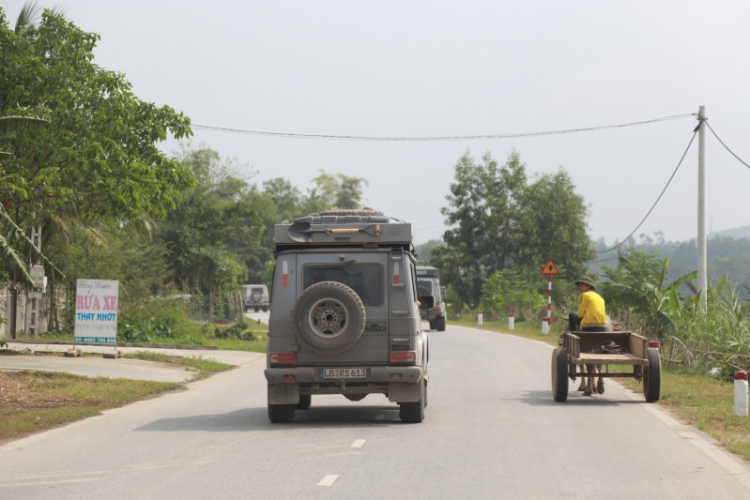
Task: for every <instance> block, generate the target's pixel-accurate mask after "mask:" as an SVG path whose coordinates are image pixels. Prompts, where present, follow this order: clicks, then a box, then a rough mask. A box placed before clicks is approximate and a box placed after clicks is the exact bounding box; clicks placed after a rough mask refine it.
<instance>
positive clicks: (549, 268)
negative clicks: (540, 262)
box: [542, 259, 560, 276]
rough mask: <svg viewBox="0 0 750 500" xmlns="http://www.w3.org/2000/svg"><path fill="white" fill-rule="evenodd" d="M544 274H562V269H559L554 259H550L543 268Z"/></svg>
mask: <svg viewBox="0 0 750 500" xmlns="http://www.w3.org/2000/svg"><path fill="white" fill-rule="evenodd" d="M542 274H546V275H548V276H552V275H553V274H554V275H556V274H560V271H558V270H557V266H556V265H555V263H554V262H553V261H552V259H549V260H548V261H547V263H546V264H544V269H542Z"/></svg>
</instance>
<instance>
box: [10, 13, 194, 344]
mask: <svg viewBox="0 0 750 500" xmlns="http://www.w3.org/2000/svg"><path fill="white" fill-rule="evenodd" d="M38 13H39V8H38V7H37V6H36V4H34V3H31V4H26V5H25V6H24V8H23V9H22V11H21V13H20V14H19V16H18V19H17V22H16V25H15V27H14V29H10V27H9V26H8V24H7V21H6V16H5V11H4V10H3V9H2V8H0V47H2V55H3V57H2V58H0V74H2V75H3V77H2V78H0V119H1V120H2V121H3V122H6V124H5V126H4V133H3V134H0V151H2V152H4V153H6V154H4V155H2V156H3V163H2V167H3V170H2V171H3V173H2V182H0V205H2V206H3V207H4V209H5V211H6V213H7V215H8V217H10V218H11V219H12V221H13V225H8V224H4V225H2V226H1V227H0V229H2V230H3V234H4V235H5V237H6V240H7V239H8V238H7V236H8V235H9V233H8V231H15V230H16V229H15V228H20V230H21V232H24V231H28V230H29V229H30V228H31V227H32V226H41V225H43V224H44V223H45V222H46V221H49V220H51V219H53V218H56V217H59V216H61V215H63V216H64V215H66V214H73V213H74V215H75V217H76V218H78V219H80V220H89V221H90V220H96V219H99V218H101V217H106V216H108V215H117V216H118V217H120V218H124V219H126V218H137V217H138V216H139V215H141V214H144V213H153V214H159V213H163V212H164V210H165V209H166V208H168V207H169V206H171V205H172V203H173V198H174V196H175V195H176V194H177V193H178V192H179V191H180V190H181V189H182V188H183V187H185V186H187V185H189V184H190V183H191V182H192V177H191V175H190V172H189V171H188V170H185V169H182V168H180V167H179V165H178V164H177V163H176V162H175V161H174V160H172V159H169V158H167V157H166V156H165V155H164V154H163V153H161V151H160V150H159V149H158V148H157V147H156V144H155V143H156V142H158V141H161V140H164V139H166V137H167V135H168V134H171V135H173V136H175V137H177V138H179V137H184V136H187V135H189V134H190V133H191V131H190V128H189V120H188V119H187V118H185V117H184V116H183V115H181V114H178V113H176V112H175V111H174V110H172V109H171V108H169V107H167V106H164V107H156V106H155V105H153V104H149V103H146V102H143V101H141V100H139V99H137V98H136V97H135V96H134V95H133V94H132V92H131V91H130V84H129V83H128V82H127V81H126V80H125V78H124V75H122V74H119V73H115V72H111V71H107V70H105V69H103V68H101V67H99V66H97V65H96V64H94V63H93V58H94V56H93V49H94V47H95V46H96V42H97V41H98V40H99V36H98V35H96V34H95V33H86V32H84V31H82V30H80V29H79V28H77V27H76V26H75V25H74V24H72V23H70V22H68V21H66V20H65V18H64V14H63V13H62V11H60V10H45V11H44V12H43V14H42V16H41V22H40V23H39V24H38V26H37V25H36V24H35V23H36V21H37V20H38ZM21 120H24V122H25V123H23V124H22V123H21ZM39 121H45V122H49V123H50V124H51V125H50V126H45V127H40V126H36V127H35V126H31V125H33V124H34V123H35V122H39ZM71 210H72V211H73V212H71ZM19 241H20V240H19ZM27 252H28V253H26V255H25V257H30V256H31V254H33V249H32V248H29V247H28V246H27ZM14 260H17V259H14ZM17 264H18V263H17V262H15V264H14V263H13V262H11V265H12V266H14V267H15V269H12V271H11V274H12V276H11V282H12V285H11V286H12V297H11V304H10V309H11V311H15V308H16V296H17V287H16V283H17V282H18V280H19V279H22V277H23V273H19V271H20V270H21V269H23V266H20V267H19V266H18V265H17ZM12 317H13V318H15V314H14V315H13V316H12ZM11 330H12V332H13V334H15V327H14V326H13V327H12V328H11Z"/></svg>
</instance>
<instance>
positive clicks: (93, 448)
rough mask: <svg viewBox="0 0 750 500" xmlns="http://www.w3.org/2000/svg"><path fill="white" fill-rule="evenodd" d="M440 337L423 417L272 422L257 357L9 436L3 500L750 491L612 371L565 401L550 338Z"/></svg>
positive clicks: (379, 408)
mask: <svg viewBox="0 0 750 500" xmlns="http://www.w3.org/2000/svg"><path fill="white" fill-rule="evenodd" d="M429 336H430V356H431V360H430V374H431V381H430V385H429V406H428V408H427V410H426V419H425V421H424V422H423V423H421V424H403V423H401V422H400V421H399V419H398V410H397V407H396V405H393V404H391V403H389V402H388V401H387V399H386V398H384V397H382V396H369V397H367V398H365V399H364V400H362V401H360V402H357V403H355V402H350V401H348V400H346V399H344V398H343V397H341V396H317V397H313V404H312V408H311V409H310V410H305V411H298V412H297V417H296V419H295V421H294V422H293V423H291V424H284V425H272V424H270V423H269V422H268V419H267V415H266V394H265V379H264V378H263V368H264V366H265V363H264V362H263V361H261V360H258V361H257V362H251V363H246V364H244V365H243V366H241V367H239V368H238V369H236V370H232V371H229V372H224V373H220V374H217V375H215V376H212V377H211V378H209V379H206V380H202V381H198V382H193V383H190V384H188V388H189V389H188V390H186V391H181V392H175V393H170V394H166V395H164V396H162V397H159V398H155V399H150V400H146V401H142V402H138V403H135V404H131V405H129V406H127V407H124V408H120V409H116V410H110V411H107V412H105V413H104V414H103V415H102V416H98V417H93V418H90V419H87V420H85V421H81V422H77V423H75V424H71V425H68V426H66V427H63V428H60V429H55V430H53V431H49V432H46V433H43V434H39V435H36V436H32V437H30V438H26V439H22V440H19V441H16V442H13V443H10V444H7V445H5V446H3V447H0V463H2V467H0V498H2V499H3V500H16V499H18V500H21V499H23V500H41V499H49V498H55V499H56V500H57V499H60V500H62V499H80V498H92V499H97V498H102V499H105V498H106V499H127V500H132V499H134V498H138V499H164V498H181V499H206V498H222V499H248V498H253V499H273V500H279V499H342V500H344V499H346V500H352V499H357V500H369V499H383V498H396V497H397V498H408V499H410V500H411V499H430V500H443V499H444V500H448V499H451V500H454V499H456V498H471V499H498V498H509V499H529V500H532V499H533V500H540V499H581V498H592V499H634V498H638V499H639V500H648V499H659V500H662V499H672V498H674V499H678V498H679V499H681V500H691V499H695V500H709V499H715V498H721V499H723V500H725V499H736V500H739V499H744V500H746V499H748V498H750V469H748V467H747V466H746V465H745V464H744V463H742V462H741V461H739V460H738V459H736V458H734V457H733V456H731V455H729V454H727V453H725V452H723V451H722V450H720V449H719V448H718V447H716V446H714V445H713V444H712V443H711V442H710V441H709V440H707V439H706V438H705V436H703V435H702V434H701V433H700V432H699V431H697V430H696V429H694V428H692V427H690V426H687V425H683V424H680V423H679V422H677V421H676V420H674V419H672V418H671V417H670V416H669V415H668V414H667V412H665V411H664V410H662V409H660V408H659V407H658V405H653V404H648V403H645V402H644V401H643V399H642V396H640V395H634V394H632V393H630V392H629V391H626V390H625V389H622V388H620V387H619V386H617V385H616V384H615V383H614V382H613V381H611V380H608V381H607V382H606V387H607V390H606V393H605V394H604V395H602V396H594V397H583V396H580V395H579V393H576V392H571V395H570V397H569V400H568V402H566V403H564V404H560V403H554V402H553V401H552V397H551V391H550V357H551V353H552V351H551V348H550V347H549V346H547V345H543V344H541V343H538V342H533V341H528V340H524V339H520V338H517V337H513V336H507V335H502V334H493V333H489V332H484V331H480V330H476V329H471V328H461V327H454V326H450V325H449V327H448V329H447V331H446V332H431V333H430V334H429Z"/></svg>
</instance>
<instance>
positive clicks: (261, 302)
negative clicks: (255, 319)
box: [242, 285, 270, 312]
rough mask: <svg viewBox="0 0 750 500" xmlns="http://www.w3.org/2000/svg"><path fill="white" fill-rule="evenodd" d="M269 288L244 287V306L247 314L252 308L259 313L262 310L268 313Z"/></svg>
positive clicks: (259, 286)
mask: <svg viewBox="0 0 750 500" xmlns="http://www.w3.org/2000/svg"><path fill="white" fill-rule="evenodd" d="M269 304H270V302H269V296H268V287H267V286H266V285H242V306H243V307H244V308H245V312H247V311H249V310H250V309H251V308H252V309H253V310H255V312H258V311H259V310H260V309H263V311H264V312H265V311H268V306H269Z"/></svg>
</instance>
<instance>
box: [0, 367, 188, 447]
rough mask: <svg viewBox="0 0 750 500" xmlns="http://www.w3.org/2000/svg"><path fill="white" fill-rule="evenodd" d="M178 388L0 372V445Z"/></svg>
mask: <svg viewBox="0 0 750 500" xmlns="http://www.w3.org/2000/svg"><path fill="white" fill-rule="evenodd" d="M177 385H178V384H174V383H167V382H152V381H143V380H129V379H122V378H120V379H109V378H101V377H100V378H87V377H80V376H77V375H71V374H68V373H59V372H30V371H22V372H0V387H1V388H2V391H1V393H2V394H3V396H2V397H0V443H3V442H5V441H9V440H12V439H18V438H21V437H24V436H27V435H29V434H33V433H35V432H39V431H42V430H46V429H50V428H53V427H57V426H59V425H63V424H67V423H70V422H73V421H76V420H80V419H83V418H86V417H90V416H92V415H98V414H100V413H101V412H102V411H103V410H106V409H109V408H117V407H120V406H124V405H126V404H128V403H131V402H133V401H137V400H139V399H143V398H144V397H146V396H148V395H151V394H157V393H161V392H165V391H169V390H172V389H174V388H175V387H177Z"/></svg>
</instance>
